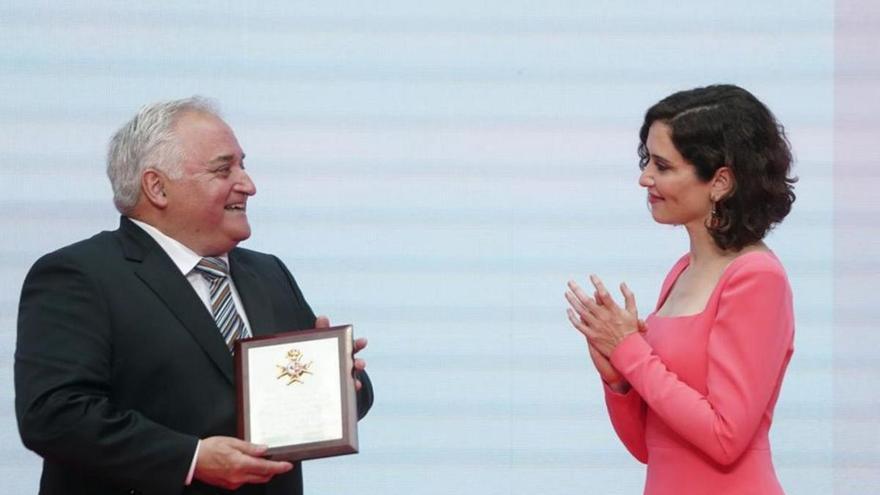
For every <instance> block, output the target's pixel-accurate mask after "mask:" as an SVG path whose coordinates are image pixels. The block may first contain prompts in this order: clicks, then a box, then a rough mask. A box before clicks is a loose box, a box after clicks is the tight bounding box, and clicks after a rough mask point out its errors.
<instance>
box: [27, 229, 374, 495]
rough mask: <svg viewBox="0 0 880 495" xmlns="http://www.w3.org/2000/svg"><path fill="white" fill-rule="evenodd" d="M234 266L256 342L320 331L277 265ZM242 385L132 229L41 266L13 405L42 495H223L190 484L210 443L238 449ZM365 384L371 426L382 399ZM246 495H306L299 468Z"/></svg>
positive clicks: (233, 259)
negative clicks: (39, 472) (231, 441)
mask: <svg viewBox="0 0 880 495" xmlns="http://www.w3.org/2000/svg"><path fill="white" fill-rule="evenodd" d="M229 261H230V263H229V264H230V270H231V276H232V278H233V280H234V281H235V285H236V288H237V289H238V292H239V295H240V296H241V300H242V303H243V305H244V307H245V311H246V313H247V316H248V319H249V320H250V324H251V328H252V330H253V333H254V334H255V335H263V334H267V333H275V332H281V331H288V330H297V329H306V328H312V327H313V326H314V323H315V315H314V314H313V313H312V310H311V309H310V308H309V305H308V304H307V303H306V301H305V299H304V298H303V295H302V293H301V292H300V290H299V288H298V287H297V285H296V282H295V281H294V279H293V277H292V276H291V275H290V272H288V270H287V268H285V266H284V265H283V264H282V263H281V261H280V260H278V258H276V257H274V256H271V255H267V254H261V253H257V252H254V251H250V250H247V249H241V248H236V249H234V250H233V251H231V252H230V253H229ZM233 376H234V373H233V361H232V357H231V356H230V353H229V351H228V349H227V348H226V345H225V343H224V342H223V339H222V337H221V336H220V334H219V332H218V329H217V325H216V324H215V323H214V320H213V318H212V316H211V314H210V313H209V312H208V311H207V309H206V308H205V306H204V304H203V303H202V302H201V300H199V298H198V296H197V295H196V293H195V291H194V290H193V288H192V286H191V285H190V284H189V282H187V280H186V278H185V277H184V276H183V275H182V274H181V273H180V271H179V270H178V269H177V268H176V267H175V266H174V264H173V263H172V261H171V259H170V258H169V257H168V256H167V255H166V254H165V252H164V251H163V250H162V249H161V248H160V247H159V246H158V244H156V242H155V241H154V240H153V239H152V238H151V237H150V236H149V235H148V234H147V233H146V232H144V231H143V230H142V229H141V228H140V227H138V226H136V225H135V224H134V223H132V222H131V221H130V220H128V219H127V218H124V217H123V218H122V220H121V222H120V227H119V229H118V230H116V231H113V232H102V233H100V234H98V235H96V236H94V237H92V238H90V239H87V240H84V241H81V242H79V243H76V244H73V245H71V246H67V247H65V248H62V249H60V250H58V251H55V252H53V253H50V254H48V255H46V256H44V257H43V258H41V259H40V260H39V261H37V262H36V263H35V264H34V266H33V267H32V268H31V270H30V272H29V273H28V276H27V278H26V279H25V282H24V287H23V289H22V295H21V303H20V307H19V318H18V342H17V346H16V352H15V391H16V400H15V405H16V413H17V416H18V426H19V431H20V433H21V438H22V441H23V442H24V444H25V446H27V447H28V448H29V449H31V450H33V451H34V452H36V453H37V454H39V455H40V456H42V457H43V459H44V461H43V476H42V479H41V482H40V493H41V494H44V495H55V494H65V495H80V494H81V495H110V494H130V493H142V494H144V495H167V494H187V495H195V494H208V493H226V492H223V491H221V490H218V489H216V488H214V487H209V486H206V485H203V484H201V483H198V482H196V483H194V484H193V485H192V486H190V487H184V486H183V482H184V479H185V478H186V474H187V471H188V470H189V467H190V463H191V461H192V456H193V452H194V450H195V447H196V442H197V441H198V439H199V438H205V437H208V436H213V435H227V436H235V433H236V422H235V390H234V383H233ZM359 378H360V379H361V380H362V381H363V383H364V388H363V389H362V390H361V392H360V393H359V395H358V413H359V415H360V416H363V415H364V414H366V411H367V410H368V409H369V407H370V405H371V404H372V387H371V385H370V382H369V379H368V378H367V377H366V375H362V376H360V377H359ZM235 493H241V494H265V495H282V494H283V495H291V494H300V493H302V473H301V471H300V466H299V465H297V466H296V467H295V469H294V470H293V471H291V472H289V473H286V474H284V475H281V476H277V477H275V478H274V479H273V480H272V481H271V482H270V483H268V484H266V485H245V486H244V487H242V488H241V489H239V490H238V491H236V492H235Z"/></svg>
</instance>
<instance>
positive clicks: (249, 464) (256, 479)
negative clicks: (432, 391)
mask: <svg viewBox="0 0 880 495" xmlns="http://www.w3.org/2000/svg"><path fill="white" fill-rule="evenodd" d="M266 449H267V447H266V446H265V445H256V444H253V443H249V442H245V441H244V440H239V439H237V438H232V437H209V438H205V439H204V440H202V441H201V444H200V445H199V453H198V456H197V458H196V469H195V472H194V473H193V477H194V478H195V479H197V480H199V481H202V482H204V483H207V484H209V485H214V486H219V487H221V488H225V489H227V490H235V489H236V488H238V487H240V486H241V485H243V484H245V483H266V482H267V481H269V480H270V479H272V477H273V476H275V475H276V474H281V473H286V472H288V471H290V470H291V469H293V464H291V463H289V462H277V461H269V460H266V459H263V458H262V457H261V456H263V455H264V454H265V453H266Z"/></svg>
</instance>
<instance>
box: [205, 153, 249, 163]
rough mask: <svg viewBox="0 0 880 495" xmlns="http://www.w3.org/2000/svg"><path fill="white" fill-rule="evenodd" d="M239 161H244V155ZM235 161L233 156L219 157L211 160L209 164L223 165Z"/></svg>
mask: <svg viewBox="0 0 880 495" xmlns="http://www.w3.org/2000/svg"><path fill="white" fill-rule="evenodd" d="M241 159H242V160H244V154H242V155H241ZM233 161H235V155H220V156H218V157H216V158H214V159H213V160H211V161H210V162H208V163H210V164H224V163H229V162H233Z"/></svg>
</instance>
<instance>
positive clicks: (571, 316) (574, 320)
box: [566, 308, 592, 338]
mask: <svg viewBox="0 0 880 495" xmlns="http://www.w3.org/2000/svg"><path fill="white" fill-rule="evenodd" d="M566 314H567V315H568V321H570V322H571V324H572V326H574V327H575V328H576V329H577V331H579V332H580V333H582V334H584V337H587V338H589V337H590V335H591V334H592V329H591V328H590V327H589V326H587V324H586V323H584V321H583V320H582V319H580V318H579V317H578V315H577V313H575V312H574V310H572V309H571V308H568V309H566Z"/></svg>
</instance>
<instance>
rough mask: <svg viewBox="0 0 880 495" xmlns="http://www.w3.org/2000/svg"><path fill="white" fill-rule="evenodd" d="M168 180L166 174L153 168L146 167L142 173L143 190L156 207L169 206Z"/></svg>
mask: <svg viewBox="0 0 880 495" xmlns="http://www.w3.org/2000/svg"><path fill="white" fill-rule="evenodd" d="M166 181H167V178H166V177H165V174H163V173H162V172H159V171H158V170H156V169H152V168H148V169H146V170H145V171H144V173H143V175H141V192H142V193H143V194H144V197H145V198H147V201H149V202H150V204H152V205H153V206H154V207H155V208H159V209H164V208H165V207H166V206H168V197H167V196H166V195H165V183H166Z"/></svg>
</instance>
